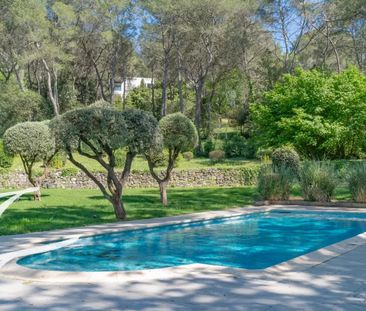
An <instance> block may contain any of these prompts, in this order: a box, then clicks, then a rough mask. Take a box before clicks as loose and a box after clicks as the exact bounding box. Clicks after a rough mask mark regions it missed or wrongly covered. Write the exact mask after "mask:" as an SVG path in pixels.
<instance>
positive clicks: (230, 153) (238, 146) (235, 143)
mask: <svg viewBox="0 0 366 311" xmlns="http://www.w3.org/2000/svg"><path fill="white" fill-rule="evenodd" d="M247 148H248V144H247V141H246V139H245V138H244V137H243V136H240V135H239V134H235V135H230V137H228V138H227V139H226V140H225V142H224V146H223V149H224V151H225V155H226V156H227V157H228V158H237V157H246V155H247Z"/></svg>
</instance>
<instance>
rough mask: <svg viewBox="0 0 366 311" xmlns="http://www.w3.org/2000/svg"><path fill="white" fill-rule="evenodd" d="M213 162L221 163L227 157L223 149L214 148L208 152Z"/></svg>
mask: <svg viewBox="0 0 366 311" xmlns="http://www.w3.org/2000/svg"><path fill="white" fill-rule="evenodd" d="M208 157H209V158H210V160H211V162H212V163H219V162H222V161H223V160H224V159H225V152H224V151H223V150H212V151H210V153H209V154H208Z"/></svg>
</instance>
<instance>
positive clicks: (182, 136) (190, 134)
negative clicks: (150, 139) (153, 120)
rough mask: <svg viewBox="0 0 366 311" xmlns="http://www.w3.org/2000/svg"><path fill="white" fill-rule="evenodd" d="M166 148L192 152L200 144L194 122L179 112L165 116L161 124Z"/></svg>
mask: <svg viewBox="0 0 366 311" xmlns="http://www.w3.org/2000/svg"><path fill="white" fill-rule="evenodd" d="M159 129H160V132H161V135H162V137H163V143H164V146H165V147H166V148H168V149H171V150H179V151H180V152H183V151H189V150H192V149H193V148H194V147H195V146H196V145H197V142H198V134H197V130H196V127H195V126H194V124H193V122H192V121H191V120H190V119H189V118H187V117H186V116H185V115H184V114H182V113H180V112H178V113H173V114H169V115H167V116H165V117H164V118H162V119H161V120H160V122H159Z"/></svg>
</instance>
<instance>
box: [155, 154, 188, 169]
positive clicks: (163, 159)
mask: <svg viewBox="0 0 366 311" xmlns="http://www.w3.org/2000/svg"><path fill="white" fill-rule="evenodd" d="M150 158H151V160H152V162H153V164H154V167H166V166H167V165H168V162H169V151H168V150H166V149H164V150H162V151H160V152H157V153H156V152H155V153H153V154H151V155H150ZM180 161H181V157H180V155H178V156H177V158H176V159H175V161H174V164H173V167H174V168H176V167H178V166H179V162H180Z"/></svg>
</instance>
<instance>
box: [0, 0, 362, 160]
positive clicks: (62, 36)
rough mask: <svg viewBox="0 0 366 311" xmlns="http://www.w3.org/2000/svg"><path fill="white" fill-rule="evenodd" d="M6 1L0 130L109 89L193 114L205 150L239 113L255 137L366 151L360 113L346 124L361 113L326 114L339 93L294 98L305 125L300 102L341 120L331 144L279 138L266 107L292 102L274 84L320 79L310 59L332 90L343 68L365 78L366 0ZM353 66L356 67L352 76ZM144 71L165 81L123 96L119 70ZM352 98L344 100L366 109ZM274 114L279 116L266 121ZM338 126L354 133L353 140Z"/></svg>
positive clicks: (335, 151)
mask: <svg viewBox="0 0 366 311" xmlns="http://www.w3.org/2000/svg"><path fill="white" fill-rule="evenodd" d="M0 11H1V14H2V18H1V20H0V135H2V134H3V133H4V132H5V130H6V129H7V128H9V127H10V126H12V125H14V124H16V123H18V122H24V121H41V120H44V119H50V118H51V117H53V116H57V115H60V114H62V113H64V112H67V111H69V110H72V109H74V108H81V107H85V106H89V105H90V104H91V103H93V102H95V101H96V100H99V99H102V100H104V101H107V102H109V103H111V104H115V105H116V106H118V107H120V108H121V109H125V108H129V107H130V108H131V107H134V108H140V109H143V110H146V111H149V112H151V113H153V114H154V116H155V117H157V118H158V119H160V118H162V117H164V116H166V115H167V114H170V113H175V112H181V113H183V114H185V115H186V116H188V117H189V118H190V119H191V120H192V121H193V122H194V124H195V126H196V128H197V130H198V136H199V144H198V152H202V146H203V143H202V141H204V140H206V139H207V138H209V137H210V135H212V133H213V129H214V128H215V126H216V125H217V124H218V122H219V120H220V119H222V118H227V119H230V120H231V121H232V122H233V123H234V124H236V125H239V126H240V127H241V135H242V136H243V137H244V138H245V139H251V137H253V136H254V135H255V137H259V138H260V144H261V145H263V146H267V145H268V146H274V145H278V144H279V141H274V140H275V139H277V138H278V139H280V138H281V139H282V141H281V142H280V143H290V144H294V145H295V146H296V147H297V148H301V150H299V151H300V152H302V153H303V154H304V155H307V156H317V157H320V156H330V157H351V156H360V155H361V154H362V151H363V147H362V146H361V147H360V144H361V141H359V140H357V141H356V138H358V139H359V135H360V133H361V132H360V131H361V130H359V129H360V127H358V126H356V125H357V124H358V123H357V124H356V125H355V126H353V127H351V128H352V132H351V133H350V130H349V129H347V131H346V130H345V129H342V128H341V127H342V126H345V125H344V124H346V122H350V121H349V118H348V117H347V116H344V121H339V122H338V119H334V118H333V119H328V116H329V115H330V114H328V112H324V113H320V112H319V109H323V111H327V109H328V108H325V107H323V106H322V105H323V104H324V105H326V107H331V101H332V100H334V99H332V98H328V99H327V100H325V101H317V99H314V101H313V102H311V105H310V104H309V105H308V102H306V101H303V102H302V103H300V102H298V100H297V96H295V95H291V96H292V97H291V96H289V98H290V99H291V101H292V106H291V107H295V108H296V109H297V110H296V111H297V112H296V113H297V114H296V117H297V118H300V119H301V122H302V123H301V124H303V119H304V118H303V117H301V115H300V110H299V109H303V111H304V113H307V114H308V115H309V119H311V120H313V121H312V122H313V123H312V124H311V126H312V128H313V129H314V131H315V132H317V131H318V130H320V129H319V128H317V127H316V124H315V123H314V122H317V121H318V117H322V118H324V124H325V123H327V122H328V123H330V124H333V123H334V122H336V124H333V125H334V127H338V128H334V133H333V134H332V135H331V134H329V135H330V136H331V138H329V137H330V136H329V137H328V136H326V135H328V134H324V132H322V133H323V134H324V135H325V136H324V137H321V140H322V141H321V142H320V141H319V139H320V138H319V139H318V138H314V137H312V139H313V140H314V141H315V142H314V144H315V149H316V150H313V149H311V148H310V146H304V145H303V144H300V143H299V141H298V140H297V141H296V140H293V139H288V138H286V139H285V138H284V135H282V134H281V133H280V135H279V136H277V134H276V133H278V131H279V129H278V128H276V127H275V124H278V120H272V119H266V118H267V116H266V115H265V114H264V112H263V111H266V113H268V114H269V115H270V117H271V118H274V116H272V115H271V113H272V114H277V113H278V111H272V112H271V109H272V108H270V106H271V105H272V103H273V102H276V105H284V103H283V102H281V103H278V102H277V101H275V97H276V96H275V94H274V93H273V92H276V91H278V92H279V93H280V94H281V92H282V96H284V93H286V91H285V89H286V86H282V88H281V86H278V85H279V84H278V83H280V84H281V83H282V85H283V83H288V85H290V86H291V85H292V84H293V83H295V84H296V83H300V80H301V78H304V77H308V76H307V73H306V72H302V73H301V74H300V73H299V71H298V69H297V68H299V67H300V68H302V70H315V69H316V70H318V73H314V72H313V71H311V72H312V73H309V74H308V75H309V76H310V77H312V78H314V79H315V80H316V79H320V82H321V83H323V82H324V81H325V80H327V82H324V84H326V85H327V86H326V89H327V90H330V92H331V91H334V88H336V87H337V83H338V84H339V85H341V86H342V85H343V86H344V85H347V84H342V83H343V82H340V81H338V82H337V79H342V78H343V79H348V78H349V77H350V79H353V81H354V82H355V81H356V80H357V81H358V82H357V83H358V84H357V83H356V82H355V83H356V84H352V88H354V87H355V85H356V86H357V85H358V86H359V87H360V88H363V87H364V85H363V81H364V77H363V74H364V73H365V70H366V3H365V2H364V1H363V0H354V1H351V2H345V1H341V0H318V1H313V0H312V1H310V0H292V1H287V0H261V1H250V0H183V1H173V0H134V1H128V0H125V1H121V0H103V1H89V0H87V1H85V0H0ZM349 65H353V66H354V68H353V69H352V70H350V71H347V73H344V74H343V75H342V73H341V72H343V71H344V70H345V69H346V68H347V67H348V66H349ZM334 73H341V75H340V76H335V75H334ZM289 75H293V76H295V78H293V79H294V80H292V78H291V77H290V76H289ZM134 76H145V77H151V78H153V80H154V85H153V87H152V88H150V89H146V88H144V87H141V88H138V89H136V90H134V91H133V92H131V93H130V94H129V95H128V96H127V98H123V99H120V98H116V97H115V96H113V90H114V87H115V82H116V81H117V80H118V81H126V80H127V79H129V78H131V77H134ZM304 79H305V78H304ZM328 80H329V81H328ZM294 81H295V82H294ZM360 81H361V82H360ZM320 82H319V83H320ZM322 85H323V84H322ZM330 85H332V87H333V89H332V88H331V87H330ZM320 91H324V90H320ZM271 92H272V93H271ZM299 92H300V91H299ZM355 92H356V93H357V92H358V90H356V91H355ZM360 92H361V91H360ZM357 94H358V93H357ZM309 96H310V95H309ZM360 96H361V95H360ZM343 99H344V98H343ZM343 99H342V100H343ZM122 100H123V102H121V101H122ZM349 100H353V99H351V98H348V99H347V98H346V99H344V100H343V101H341V104H342V105H344V107H346V108H347V109H348V107H353V108H352V109H357V110H358V111H360V110H359V109H364V108H363V106H362V105H356V104H354V103H355V102H354V101H352V102H349ZM361 101H362V100H360V102H361ZM336 103H337V104H338V103H339V101H337V102H336ZM333 104H334V103H333ZM314 105H315V106H316V107H314ZM355 105H356V106H355ZM250 106H252V108H250ZM258 106H263V107H262V108H258ZM318 106H319V109H318ZM266 109H267V110H266ZM329 109H331V108H329ZM350 109H351V108H350ZM253 111H254V114H253ZM261 111H262V112H263V114H262V115H260V112H261ZM352 112H353V113H356V112H355V111H353V110H352ZM361 112H363V110H361ZM281 117H282V118H285V117H289V120H287V121H286V122H287V123H286V124H287V126H288V129H289V128H291V129H292V130H293V131H295V130H296V131H297V130H298V129H297V128H296V129H295V124H296V126H297V127H299V126H300V123H296V122H297V121H296V120H295V119H294V118H295V117H294V113H292V114H291V113H290V115H288V113H287V112H286V113H284V115H283V116H281ZM268 118H269V117H268ZM339 118H341V117H339ZM347 118H348V119H347ZM263 120H266V122H270V121H269V120H272V121H273V124H271V126H269V127H268V126H267V127H265V126H264V125H263V122H264V121H263ZM272 121H271V122H272ZM253 122H254V123H253ZM291 122H293V123H291ZM342 122H343V123H342ZM355 122H356V121H355ZM357 122H358V121H357ZM290 123H291V124H293V125H291V126H292V127H291V126H290ZM333 125H332V128H333ZM281 126H283V125H281ZM353 128H356V129H357V131H353ZM328 131H330V129H328ZM344 131H346V132H347V134H346V133H343V132H344ZM340 132H342V133H343V134H342V135H341V134H339V135H338V134H336V133H340ZM317 133H318V132H317ZM336 135H338V136H339V137H340V136H342V137H345V138H344V139H346V140H347V141H348V142H349V144H347V145H344V148H343V150H341V149H342V148H340V145H341V144H342V143H341V141H342V140H341V139H340V138H337V139H338V140H336V138H335V137H336ZM338 136H337V137H338ZM266 137H267V138H266ZM327 137H328V138H329V139H328V138H327ZM304 139H305V138H304ZM324 139H325V140H326V142H323V140H324ZM336 141H337V142H338V144H340V145H337V144H336ZM351 141H352V142H353V144H355V146H350V143H351ZM255 144H256V145H255V148H257V147H258V146H257V145H258V143H257V142H256V143H255ZM334 144H336V145H334ZM356 145H357V147H356ZM328 146H329V147H328ZM252 148H254V147H252ZM255 148H254V149H255ZM360 148H361V150H359V149H360Z"/></svg>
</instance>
